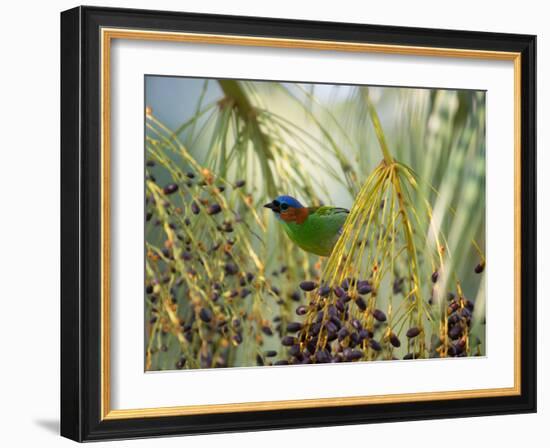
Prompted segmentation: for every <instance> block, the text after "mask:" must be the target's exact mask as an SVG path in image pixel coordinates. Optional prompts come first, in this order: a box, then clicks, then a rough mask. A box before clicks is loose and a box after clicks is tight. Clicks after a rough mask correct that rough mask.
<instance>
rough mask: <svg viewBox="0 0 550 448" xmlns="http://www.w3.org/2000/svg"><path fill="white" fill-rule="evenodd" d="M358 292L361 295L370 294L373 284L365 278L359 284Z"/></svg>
mask: <svg viewBox="0 0 550 448" xmlns="http://www.w3.org/2000/svg"><path fill="white" fill-rule="evenodd" d="M357 292H358V293H359V294H361V295H365V294H369V293H370V292H372V286H371V285H370V283H369V282H368V281H366V280H363V281H361V282H359V283H358V284H357Z"/></svg>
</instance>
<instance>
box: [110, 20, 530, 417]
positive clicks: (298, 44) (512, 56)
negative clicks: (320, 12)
mask: <svg viewBox="0 0 550 448" xmlns="http://www.w3.org/2000/svg"><path fill="white" fill-rule="evenodd" d="M113 39H130V40H148V41H165V42H185V43H198V44H212V45H240V46H255V47H275V48H296V49H309V50H325V51H327V50H328V51H346V52H357V53H362V52H365V53H383V54H398V55H412V56H434V57H458V58H469V59H487V60H501V61H513V62H514V174H515V182H514V255H515V257H514V258H515V262H514V272H515V277H514V280H515V288H514V312H515V315H514V386H513V387H508V388H493V389H478V390H461V391H447V392H421V393H404V394H392V395H369V396H355V397H338V398H315V399H304V400H281V401H263V402H247V403H230V404H215V405H190V406H174V407H157V408H143V409H111V407H110V402H111V387H110V379H111V366H110V357H111V350H110V242H111V240H110V151H111V148H110V145H111V142H110V126H111V120H110V62H111V60H110V50H111V41H112V40H113ZM101 91H102V96H101V129H102V132H101V185H102V189H101V211H102V215H101V232H102V234H101V264H102V267H101V282H102V287H101V294H102V296H101V406H100V409H101V419H102V420H115V419H128V418H144V417H167V416H183V415H200V414H211V413H227V412H246V411H265V410H283V409H306V408H314V407H332V406H351V405H365V404H381V403H403V402H412V401H429V400H450V399H466V398H482V397H502V396H512V395H520V394H521V376H520V375H521V368H520V361H521V344H520V337H521V319H520V315H521V300H520V299H521V269H520V268H521V264H520V259H521V246H520V242H521V177H520V176H521V170H520V168H521V157H520V155H521V102H520V101H521V54H520V53H514V52H500V51H484V50H468V49H457V48H436V47H417V46H403V45H387V44H368V43H352V42H333V41H319V40H302V39H278V38H264V37H249V36H229V35H214V34H191V33H177V32H159V31H142V30H134V29H115V28H102V29H101Z"/></svg>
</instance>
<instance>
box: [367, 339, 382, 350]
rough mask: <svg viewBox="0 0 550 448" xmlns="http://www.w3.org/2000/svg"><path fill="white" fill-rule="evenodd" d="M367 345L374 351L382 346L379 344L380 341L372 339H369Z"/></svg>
mask: <svg viewBox="0 0 550 448" xmlns="http://www.w3.org/2000/svg"><path fill="white" fill-rule="evenodd" d="M369 347H370V348H372V349H373V350H374V351H376V352H379V351H380V350H382V346H381V345H380V343H379V342H378V341H376V340H374V339H369Z"/></svg>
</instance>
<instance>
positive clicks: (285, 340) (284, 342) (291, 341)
mask: <svg viewBox="0 0 550 448" xmlns="http://www.w3.org/2000/svg"><path fill="white" fill-rule="evenodd" d="M294 344H296V338H295V337H293V336H285V337H284V338H283V339H281V345H284V346H285V347H291V346H292V345H294Z"/></svg>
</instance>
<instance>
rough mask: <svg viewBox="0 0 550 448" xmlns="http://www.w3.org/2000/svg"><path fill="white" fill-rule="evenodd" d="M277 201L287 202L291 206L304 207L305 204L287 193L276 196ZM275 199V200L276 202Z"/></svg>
mask: <svg viewBox="0 0 550 448" xmlns="http://www.w3.org/2000/svg"><path fill="white" fill-rule="evenodd" d="M275 201H277V202H279V203H280V204H286V205H288V206H289V207H292V208H302V207H303V205H302V204H300V202H299V201H298V200H297V199H295V198H293V197H292V196H286V195H283V196H277V197H276V198H275ZM275 201H273V202H275Z"/></svg>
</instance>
